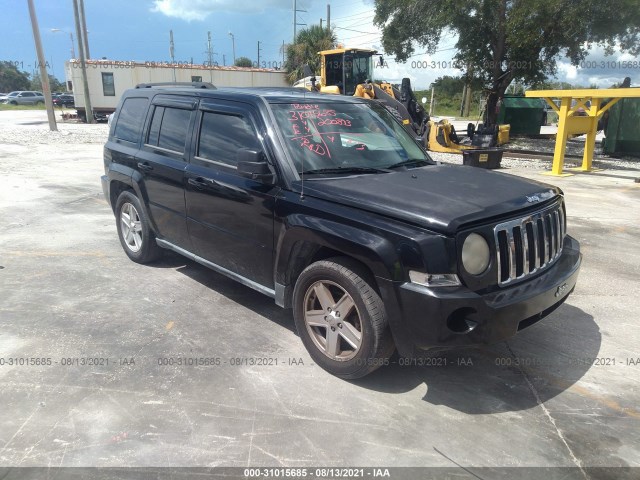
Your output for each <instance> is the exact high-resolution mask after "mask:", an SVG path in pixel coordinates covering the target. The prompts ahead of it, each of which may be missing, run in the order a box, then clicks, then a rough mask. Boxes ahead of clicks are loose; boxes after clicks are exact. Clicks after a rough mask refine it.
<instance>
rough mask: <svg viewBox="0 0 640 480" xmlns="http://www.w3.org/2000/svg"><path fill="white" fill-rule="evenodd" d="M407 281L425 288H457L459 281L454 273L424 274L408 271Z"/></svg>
mask: <svg viewBox="0 0 640 480" xmlns="http://www.w3.org/2000/svg"><path fill="white" fill-rule="evenodd" d="M409 279H410V280H411V282H412V283H417V284H418V285H424V286H425V287H457V286H458V285H460V279H459V278H458V276H457V275H456V274H455V273H425V272H418V271H416V270H410V271H409Z"/></svg>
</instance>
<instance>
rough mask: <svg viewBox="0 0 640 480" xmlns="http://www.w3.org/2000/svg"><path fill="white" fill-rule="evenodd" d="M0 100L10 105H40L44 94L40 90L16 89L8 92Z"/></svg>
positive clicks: (42, 102)
mask: <svg viewBox="0 0 640 480" xmlns="http://www.w3.org/2000/svg"><path fill="white" fill-rule="evenodd" d="M0 102H1V103H8V104H10V105H41V104H44V95H42V92H33V91H30V90H18V91H15V92H11V93H10V94H8V95H7V98H5V99H4V100H0Z"/></svg>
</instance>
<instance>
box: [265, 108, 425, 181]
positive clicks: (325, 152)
mask: <svg viewBox="0 0 640 480" xmlns="http://www.w3.org/2000/svg"><path fill="white" fill-rule="evenodd" d="M271 107H272V109H273V111H274V114H275V117H276V121H277V123H278V126H279V127H280V131H282V132H283V134H284V136H285V139H286V148H287V149H288V151H289V153H290V155H291V158H292V159H293V162H294V164H295V167H296V170H297V171H298V173H303V172H304V173H327V174H332V175H335V174H339V173H341V172H344V173H353V172H358V170H359V173H380V172H384V171H385V170H384V169H388V168H395V167H398V166H420V165H424V164H428V163H432V161H431V158H430V157H429V155H428V154H427V153H426V152H425V151H423V150H422V149H421V148H420V147H419V146H418V145H417V143H416V142H415V140H414V139H413V137H412V136H411V135H410V134H409V133H408V132H407V131H406V130H405V129H404V127H403V126H402V125H401V124H400V123H398V122H397V121H396V120H395V119H394V118H393V116H392V115H391V113H390V112H389V111H388V110H387V109H386V108H385V107H383V106H382V105H379V104H377V103H375V102H372V103H370V104H369V103H366V104H365V103H343V102H335V103H311V102H310V103H279V104H272V105H271Z"/></svg>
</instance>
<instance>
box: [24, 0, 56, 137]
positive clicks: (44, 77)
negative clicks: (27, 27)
mask: <svg viewBox="0 0 640 480" xmlns="http://www.w3.org/2000/svg"><path fill="white" fill-rule="evenodd" d="M29 16H30V17H31V28H32V29H33V41H34V42H35V44H36V54H37V55H38V63H39V64H40V81H41V83H42V94H43V95H44V104H45V105H46V107H47V118H48V119H49V130H51V131H52V132H57V131H58V126H57V125H56V115H55V113H54V112H53V102H52V101H51V86H50V85H49V74H48V73H47V65H46V63H45V60H44V52H43V50H42V41H41V40H40V27H38V18H37V17H36V10H35V8H34V6H33V0H29Z"/></svg>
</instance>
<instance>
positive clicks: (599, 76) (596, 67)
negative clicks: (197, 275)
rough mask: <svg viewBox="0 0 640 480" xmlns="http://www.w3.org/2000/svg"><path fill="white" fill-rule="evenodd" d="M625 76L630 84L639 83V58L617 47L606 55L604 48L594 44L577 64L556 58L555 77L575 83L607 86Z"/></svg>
mask: <svg viewBox="0 0 640 480" xmlns="http://www.w3.org/2000/svg"><path fill="white" fill-rule="evenodd" d="M625 77H631V84H632V85H634V86H635V85H638V84H639V83H640V60H638V58H637V57H634V56H633V55H630V54H629V53H626V52H621V51H620V49H619V47H616V48H615V51H614V53H613V54H612V55H606V54H605V52H604V49H602V48H601V47H598V46H596V47H594V48H592V49H591V50H590V51H589V54H588V55H587V57H586V58H585V59H584V60H583V61H581V62H580V63H579V64H578V65H577V66H573V65H571V64H570V63H569V61H568V60H567V59H564V58H562V59H559V60H558V74H557V75H556V79H557V80H561V81H567V82H569V83H573V84H576V85H582V86H589V85H597V86H598V87H599V88H609V87H611V85H613V84H615V83H621V82H622V81H623V80H624V78H625Z"/></svg>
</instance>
